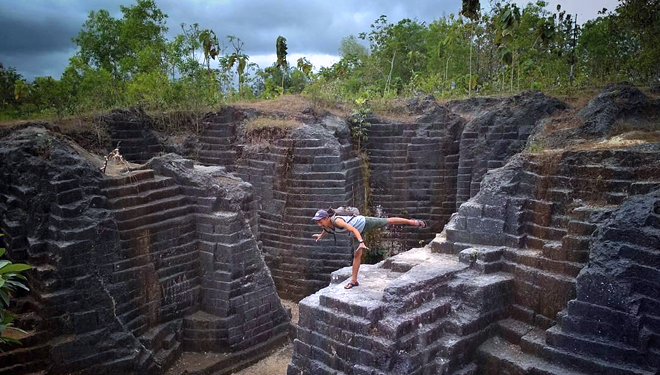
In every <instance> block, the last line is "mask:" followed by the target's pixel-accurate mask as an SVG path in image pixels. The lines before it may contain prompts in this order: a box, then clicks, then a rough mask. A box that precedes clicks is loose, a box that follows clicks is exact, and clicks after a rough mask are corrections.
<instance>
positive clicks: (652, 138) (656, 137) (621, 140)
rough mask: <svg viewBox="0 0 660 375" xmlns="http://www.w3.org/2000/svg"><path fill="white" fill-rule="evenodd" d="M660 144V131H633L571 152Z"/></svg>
mask: <svg viewBox="0 0 660 375" xmlns="http://www.w3.org/2000/svg"><path fill="white" fill-rule="evenodd" d="M652 143H660V131H654V132H645V131H639V130H636V131H632V132H628V133H624V134H619V135H615V136H614V137H610V138H608V139H606V140H603V141H599V142H589V143H581V144H579V145H575V146H573V147H569V148H568V149H569V150H575V151H578V150H608V149H618V148H627V147H632V146H639V145H645V144H652Z"/></svg>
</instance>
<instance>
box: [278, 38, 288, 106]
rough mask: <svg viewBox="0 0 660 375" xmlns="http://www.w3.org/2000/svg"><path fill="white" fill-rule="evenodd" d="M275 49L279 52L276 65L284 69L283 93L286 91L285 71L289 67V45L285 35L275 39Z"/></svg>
mask: <svg viewBox="0 0 660 375" xmlns="http://www.w3.org/2000/svg"><path fill="white" fill-rule="evenodd" d="M275 50H276V53H277V62H276V66H277V68H279V69H281V70H282V93H284V76H285V74H284V72H286V70H287V68H288V65H289V64H288V63H287V61H286V55H287V52H286V50H287V46H286V38H285V37H283V36H281V35H280V36H278V37H277V40H276V41H275Z"/></svg>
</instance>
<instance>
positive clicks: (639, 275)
mask: <svg viewBox="0 0 660 375" xmlns="http://www.w3.org/2000/svg"><path fill="white" fill-rule="evenodd" d="M624 94H625V92H624ZM624 94H622V95H623V96H624V97H623V98H611V99H612V100H614V101H619V100H624V99H625V98H627V97H628V96H626V95H624ZM599 100H601V99H599V98H597V99H596V102H597V101H599ZM495 102H496V101H493V100H484V101H483V102H481V101H478V100H477V101H474V103H473V104H466V103H459V104H456V103H454V104H451V105H450V108H454V109H455V111H457V112H458V111H465V107H466V106H467V107H468V108H478V110H479V111H481V110H484V109H485V108H490V106H492V105H493V103H495ZM596 104H597V103H593V104H592V105H596ZM463 113H465V112H463ZM483 116H487V114H484V115H483ZM484 118H485V117H484ZM472 121H473V122H474V121H477V118H475V119H473V120H472ZM466 126H467V125H466ZM463 134H465V132H464V133H463ZM514 147H520V146H519V145H518V144H515V146H514ZM658 151H660V149H659V148H658V146H657V145H653V144H645V145H640V146H633V147H628V148H624V147H621V148H618V149H609V150H608V149H602V148H600V149H599V148H598V147H593V148H592V149H589V148H587V149H584V150H579V149H575V150H572V151H566V150H548V151H544V152H540V153H533V154H529V153H523V154H518V155H515V156H513V157H512V158H511V159H510V160H509V161H508V163H506V164H505V165H504V166H503V167H501V168H497V169H493V170H490V171H488V172H487V173H486V174H485V175H484V177H483V180H482V181H481V183H480V186H479V187H480V189H479V190H478V193H477V194H476V195H474V196H473V197H472V198H471V199H469V200H468V201H467V202H465V203H463V204H462V205H460V207H459V210H458V212H457V213H456V214H454V215H452V217H451V220H450V221H449V223H448V224H447V225H446V226H445V229H444V231H443V233H442V234H441V235H439V236H438V237H437V238H436V239H435V240H434V241H433V242H432V243H431V244H430V246H427V247H424V248H421V249H413V250H411V251H408V252H406V253H403V254H400V255H397V256H395V257H393V258H389V259H387V260H386V261H385V262H383V263H380V264H378V265H375V266H366V267H365V266H363V268H361V270H360V277H359V280H360V283H361V284H360V286H358V287H356V288H354V289H351V290H349V291H346V290H344V289H342V288H341V286H342V285H343V284H344V283H345V281H346V279H347V278H348V277H349V276H350V270H349V269H343V270H340V271H337V272H335V273H334V275H333V284H332V285H330V286H329V287H328V288H325V289H322V290H321V291H319V292H317V293H316V294H314V295H312V296H309V297H307V298H305V299H304V300H302V301H301V303H300V327H299V329H298V334H297V338H296V340H295V341H294V355H293V358H292V361H291V363H290V365H289V368H288V374H291V375H292V374H403V373H405V374H426V373H433V374H436V373H437V374H527V375H532V374H557V375H559V374H594V373H598V374H601V373H602V374H631V375H632V374H637V375H642V374H643V375H651V374H658V371H659V370H658V368H660V366H659V362H660V355H659V353H658V350H657V342H658V331H659V330H660V324H659V322H660V320H658V318H657V315H658V313H657V311H658V307H660V306H659V305H658V295H657V293H656V292H655V290H656V289H657V286H658V280H660V277H659V276H660V274H659V273H658V272H660V264H659V263H658V259H657V257H658V243H660V241H659V240H660V237H659V233H658V225H657V224H658V217H659V216H658V210H657V207H658V203H657V199H658V192H659V191H660V181H659V180H658V178H659V177H660V164H659V160H660V157H659V156H658V155H660V153H659V152H658ZM462 152H463V150H462V148H459V155H462ZM481 154H484V155H489V149H488V148H485V149H483V152H482V153H481ZM467 155H479V154H478V153H473V154H470V153H469V151H468V153H467ZM473 165H476V164H473ZM459 168H460V167H459ZM481 296H487V297H485V298H483V299H482V298H481ZM622 331H624V332H622Z"/></svg>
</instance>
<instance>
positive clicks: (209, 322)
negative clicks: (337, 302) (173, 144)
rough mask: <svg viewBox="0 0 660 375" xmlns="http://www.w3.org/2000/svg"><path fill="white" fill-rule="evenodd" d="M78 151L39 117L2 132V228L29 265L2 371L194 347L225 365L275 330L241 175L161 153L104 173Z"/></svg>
mask: <svg viewBox="0 0 660 375" xmlns="http://www.w3.org/2000/svg"><path fill="white" fill-rule="evenodd" d="M79 152H80V153H82V154H84V152H83V151H81V150H80V149H79V148H75V145H73V144H72V143H70V142H69V141H67V140H66V139H65V138H62V137H56V136H54V135H53V134H51V133H50V132H49V131H47V130H46V129H44V128H41V127H29V128H26V129H23V130H17V131H15V132H12V133H9V135H7V136H5V137H4V138H3V142H2V147H0V154H1V156H2V157H1V160H0V171H1V173H2V178H3V184H2V185H1V186H0V208H1V212H2V219H1V224H2V231H3V232H4V233H6V242H7V248H8V254H9V256H10V257H11V258H12V259H13V260H15V261H20V262H25V263H28V264H31V265H33V266H34V271H32V272H31V273H30V274H29V275H28V279H29V283H30V289H31V292H30V293H29V294H27V295H25V296H22V297H20V298H18V300H17V301H16V305H15V306H14V307H13V309H14V310H15V311H16V312H17V313H19V314H20V316H19V320H18V321H19V322H20V324H21V326H22V328H24V329H25V330H26V331H27V334H26V335H24V337H21V339H22V341H23V346H22V347H21V348H17V349H14V350H9V351H5V352H4V353H2V354H0V373H8V374H9V373H11V374H27V373H35V372H39V371H46V372H47V373H49V374H92V373H122V374H138V373H150V374H158V373H163V372H165V371H166V370H167V369H168V368H169V367H172V365H173V364H174V362H175V361H176V360H177V359H181V360H183V361H185V360H186V359H187V358H189V357H191V356H192V357H194V356H195V352H214V353H218V354H217V358H216V359H215V360H209V359H208V358H207V360H206V361H205V362H204V363H200V364H198V365H197V366H198V368H197V370H196V371H198V373H206V372H208V371H215V372H219V373H223V371H230V370H232V369H235V368H236V366H241V365H245V363H247V362H249V361H250V360H255V359H258V358H260V357H261V356H262V355H263V354H264V353H266V352H267V351H268V348H269V347H271V346H273V345H277V344H278V343H280V342H281V341H282V340H285V339H286V338H287V336H288V331H289V321H288V316H287V313H286V311H285V310H284V308H283V307H282V305H281V303H280V301H279V298H278V296H277V294H276V290H275V285H274V283H273V281H272V278H271V276H270V272H269V271H268V269H267V268H266V265H265V263H264V261H263V258H262V256H261V253H260V251H259V249H258V247H257V242H256V239H255V233H254V232H253V231H252V228H253V227H256V224H257V217H256V214H255V213H256V211H255V208H254V207H253V205H254V200H253V195H252V191H251V187H250V186H249V185H248V184H245V183H244V182H242V181H241V180H240V179H238V178H236V177H234V176H232V175H229V174H227V173H226V172H225V171H224V170H223V169H222V168H220V167H215V168H206V167H193V164H192V162H190V161H188V160H185V159H181V158H180V157H177V156H172V155H168V156H165V157H164V158H162V159H153V160H151V161H150V163H149V164H147V165H146V166H145V167H144V168H143V169H141V170H137V171H134V172H131V173H129V174H124V175H123V176H120V177H109V176H105V175H103V174H102V173H101V172H100V170H99V168H98V165H96V166H95V165H92V164H91V163H90V162H89V161H88V160H87V159H85V158H84V157H82V156H81V154H79ZM232 362H233V363H232ZM176 368H177V366H176V365H175V366H174V367H173V369H174V370H170V373H172V374H178V373H181V372H183V369H182V370H181V371H179V372H177V371H176ZM186 370H188V371H189V372H188V373H195V372H194V371H192V368H187V369H186ZM204 371H206V372H204Z"/></svg>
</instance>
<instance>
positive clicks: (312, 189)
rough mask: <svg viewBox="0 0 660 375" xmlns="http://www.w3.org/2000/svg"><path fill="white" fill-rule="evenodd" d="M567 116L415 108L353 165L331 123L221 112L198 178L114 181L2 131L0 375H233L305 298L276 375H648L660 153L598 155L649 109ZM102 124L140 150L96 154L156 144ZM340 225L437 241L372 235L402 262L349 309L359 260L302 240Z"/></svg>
mask: <svg viewBox="0 0 660 375" xmlns="http://www.w3.org/2000/svg"><path fill="white" fill-rule="evenodd" d="M566 107H567V106H566V105H565V104H563V103H561V102H559V101H557V100H555V99H551V98H548V97H545V96H544V95H542V94H541V93H539V92H525V93H522V94H520V95H516V96H513V97H511V98H506V99H498V98H477V99H470V100H465V101H454V102H450V103H448V104H446V105H437V104H436V103H435V101H434V100H433V99H432V98H430V97H427V98H424V99H422V100H416V101H410V102H409V103H408V109H409V110H411V111H415V113H417V114H418V117H416V118H415V120H414V121H407V122H406V121H401V122H391V121H388V120H385V119H380V118H377V117H371V118H369V119H368V121H369V122H370V123H371V127H370V129H369V131H370V133H369V139H368V141H367V142H366V143H365V144H362V145H361V146H362V147H363V150H364V151H365V152H366V154H367V156H368V157H367V158H366V159H362V158H360V157H358V153H357V152H356V150H355V147H354V146H353V144H352V143H353V142H352V139H351V133H350V127H349V125H348V123H347V121H345V120H343V119H340V118H338V117H336V116H333V115H329V114H328V115H322V116H317V115H315V114H314V113H313V111H311V110H305V111H303V113H301V114H298V115H297V116H296V117H295V120H296V121H297V122H298V124H297V125H298V126H293V127H284V128H283V127H278V126H275V125H276V124H274V125H273V126H267V127H265V128H259V129H257V130H255V129H249V128H248V127H247V126H246V123H248V122H249V121H250V120H251V119H254V118H256V117H263V116H264V114H263V113H260V112H257V111H252V110H242V109H238V108H233V107H227V108H225V109H223V110H222V111H219V112H214V113H209V114H207V115H206V116H204V118H203V123H202V124H201V125H202V126H201V127H200V133H199V136H197V137H196V138H195V139H189V140H188V141H187V142H186V143H185V144H183V145H181V146H177V147H179V148H178V149H181V150H182V151H183V152H184V153H186V154H187V155H189V156H192V157H194V158H195V159H196V160H197V161H198V162H200V163H201V164H202V165H194V164H193V162H192V161H190V160H186V159H182V158H181V157H179V156H176V155H165V156H162V157H158V158H154V159H150V160H149V161H148V162H147V163H146V164H145V165H143V166H141V167H139V168H138V169H137V170H134V171H132V172H131V173H130V174H124V175H120V176H115V177H108V176H104V175H103V174H101V173H100V172H99V170H98V166H99V165H92V164H91V163H90V162H89V160H93V159H94V158H93V157H91V156H89V155H86V154H85V152H84V150H81V149H80V148H79V147H77V146H76V145H74V144H72V142H70V141H68V140H67V139H66V138H64V137H61V136H54V133H53V132H54V131H55V130H56V129H54V128H51V127H48V126H45V127H44V126H23V127H21V128H16V129H14V130H13V131H11V132H1V133H0V138H2V145H1V146H0V157H1V158H0V174H1V175H2V178H3V184H2V185H0V211H1V212H2V218H1V220H0V227H1V229H2V231H3V232H4V233H6V234H7V236H6V241H7V247H8V248H9V256H10V257H12V260H15V261H20V262H26V263H30V264H32V265H34V266H35V270H34V271H33V272H32V274H31V275H30V276H29V278H30V283H31V284H30V286H31V289H32V292H31V293H30V294H27V295H23V296H20V298H18V299H17V301H16V303H15V306H12V309H13V310H15V311H17V312H18V313H19V314H21V316H20V318H19V321H20V322H21V324H22V327H23V328H24V329H25V330H26V331H27V332H28V333H27V334H26V335H25V337H23V341H24V344H25V345H24V347H23V348H20V349H14V350H11V351H7V352H5V353H2V354H0V375H2V374H5V373H6V374H8V373H11V374H29V373H35V372H36V373H39V372H42V373H49V374H68V373H72V374H91V373H98V372H102V373H104V372H105V373H110V372H112V373H126V374H138V373H149V374H160V373H166V374H168V375H169V374H172V375H174V374H177V375H178V374H183V373H188V374H209V373H229V372H231V371H234V370H237V369H239V368H241V367H243V366H245V365H246V364H247V363H249V362H250V361H254V360H256V359H258V358H260V357H261V356H263V355H265V353H267V352H268V350H269V348H270V347H271V346H273V345H276V344H277V343H279V342H281V341H282V340H284V339H285V338H286V337H287V334H288V330H289V322H288V317H287V314H286V311H285V310H284V309H283V308H282V305H281V303H280V300H279V298H278V295H277V294H278V293H279V295H280V296H281V297H284V298H288V299H294V300H300V299H302V300H301V302H300V326H299V327H297V329H296V330H295V331H296V340H295V341H294V346H295V349H294V355H293V358H292V361H291V363H290V365H289V367H288V373H289V374H291V375H293V374H336V375H339V374H436V373H437V374H455V375H459V374H463V375H466V374H525V375H538V374H546V375H547V374H554V375H559V374H569V375H570V374H591V373H604V374H626V375H657V374H658V367H659V366H660V359H659V358H660V347H659V345H658V343H659V342H660V323H659V322H660V315H658V311H660V309H659V308H660V302H659V301H660V296H659V295H658V293H657V292H656V290H657V289H658V284H660V282H658V280H659V279H660V277H659V276H660V274H659V272H660V264H658V243H659V242H660V234H659V233H658V231H659V230H660V229H658V223H659V222H660V219H659V218H660V213H659V212H658V210H659V209H658V205H659V204H660V203H659V199H660V197H659V196H658V191H660V164H659V160H660V158H659V157H658V155H660V146H658V144H653V143H652V142H648V141H647V142H637V144H636V145H635V144H634V143H633V144H632V145H625V144H622V143H619V144H617V145H616V147H615V148H612V149H607V148H606V147H607V145H606V144H603V143H594V141H595V140H597V141H599V142H600V141H601V139H603V140H604V139H606V138H607V137H609V136H610V135H612V132H613V131H614V129H615V127H616V126H618V125H617V124H619V122H620V121H623V120H625V121H629V120H630V121H633V120H634V121H640V123H644V124H649V123H653V120H654V119H657V113H656V112H654V110H655V109H656V108H659V106H658V102H657V101H654V100H651V99H649V98H646V97H644V96H643V94H641V93H640V92H639V91H638V90H637V89H635V88H633V87H629V86H625V85H623V86H613V87H610V88H608V89H606V90H605V91H604V92H603V93H602V94H601V95H599V96H598V97H597V98H596V99H594V101H592V102H591V103H590V104H589V105H588V106H587V107H586V108H585V109H584V110H582V111H581V112H580V113H579V114H578V120H576V121H577V123H578V124H577V126H573V127H570V126H564V127H558V128H555V129H558V130H552V129H551V127H550V126H549V125H553V126H554V125H557V122H558V121H560V120H559V119H561V116H571V115H570V112H564V113H562V114H559V112H560V111H562V110H564V109H565V108H566ZM558 114H559V116H556V115H558ZM550 116H552V118H550ZM276 117H277V116H276ZM107 119H108V121H110V122H113V121H114V123H116V124H119V125H116V124H115V125H114V127H115V128H116V129H119V130H121V129H124V127H126V128H134V127H138V128H140V129H142V130H139V132H141V134H142V135H138V134H137V133H133V132H132V130H131V132H128V131H126V132H123V133H122V131H115V133H114V134H115V135H116V136H113V139H114V141H119V140H120V138H121V137H124V138H122V139H128V140H130V139H142V138H143V139H144V140H143V141H144V142H146V143H145V144H151V142H152V140H151V138H150V135H149V134H151V131H150V130H148V129H147V128H146V126H147V125H146V124H148V123H149V121H150V120H149V119H145V118H144V116H142V115H141V114H135V113H129V112H124V111H119V112H114V113H112V114H110V115H108V116H107ZM135 123H139V125H136V124H135ZM571 124H573V125H575V124H574V123H571ZM571 124H568V125H571ZM124 125H125V126H124ZM563 125H566V124H563ZM108 126H110V127H112V126H113V125H108ZM144 132H146V133H149V134H146V133H144ZM122 134H123V135H122ZM532 134H533V136H532ZM133 137H136V138H133ZM140 137H142V138H140ZM530 137H532V138H530ZM576 137H577V138H579V139H576ZM650 139H653V138H652V137H650ZM541 141H543V142H546V143H544V145H545V146H546V147H551V146H561V147H565V146H570V148H566V149H564V148H556V149H546V150H544V151H541V152H539V150H537V149H536V148H534V147H532V146H533V145H537V143H536V142H541ZM122 142H123V141H122ZM585 142H591V144H588V145H585ZM128 143H130V142H128ZM122 144H123V143H122ZM141 144H142V143H140V141H136V142H135V145H141ZM526 145H528V146H529V151H530V152H527V153H525V152H523V149H524V147H525V146H526ZM578 146H580V147H578ZM167 147H170V146H167ZM137 150H141V149H140V148H139V147H138V148H137V149H136V153H133V152H129V151H125V154H126V155H133V154H135V155H137V156H135V158H134V159H133V160H142V161H143V160H144V159H140V158H148V157H150V156H151V155H152V154H153V153H154V152H156V151H155V148H154V149H151V148H147V150H148V151H149V152H150V154H146V153H145V154H139V155H138V151H137ZM81 155H86V156H85V157H82V156H81ZM130 158H131V157H130V156H129V160H131V159H130ZM230 172H231V173H230ZM340 205H351V206H357V207H360V208H361V209H362V208H365V209H366V210H368V211H369V212H370V213H371V214H372V215H381V216H403V217H415V218H420V219H425V220H428V221H430V222H431V224H432V228H431V230H426V231H424V230H422V231H420V230H417V229H410V228H406V229H403V230H402V229H400V228H396V227H394V228H390V229H389V230H386V231H383V232H382V233H383V239H382V243H381V246H389V247H390V249H391V250H393V253H394V254H396V253H397V252H400V254H398V255H396V256H393V257H390V258H388V259H387V260H385V261H383V262H381V263H379V264H376V265H363V266H362V268H361V269H360V276H359V281H360V285H359V286H358V287H355V288H354V289H351V290H345V289H343V285H344V284H345V281H346V279H347V278H348V277H349V276H350V268H349V267H347V266H349V265H350V264H351V253H352V248H354V247H355V244H351V243H350V241H349V240H348V239H347V237H341V236H338V237H337V241H336V242H335V241H334V240H333V239H332V238H331V239H329V240H327V239H326V240H324V241H322V242H320V243H317V242H315V241H314V239H313V238H312V234H314V233H318V232H319V228H318V227H317V226H316V225H315V224H314V222H312V221H311V217H312V215H313V214H314V212H315V211H316V210H317V209H318V208H325V207H328V206H333V207H336V206H340ZM457 208H458V209H457ZM456 209H457V212H454V211H455V210H456ZM445 224H446V225H445ZM441 230H442V233H441V234H440V235H438V236H435V234H436V233H437V232H440V231H441ZM434 236H435V237H434ZM420 242H422V243H428V242H430V244H428V245H427V246H423V247H418V245H419V244H420ZM410 247H414V249H413V250H409V251H406V252H402V251H403V250H407V249H409V248H410ZM328 283H330V286H328V287H326V286H327V285H328ZM276 291H277V292H276Z"/></svg>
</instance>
